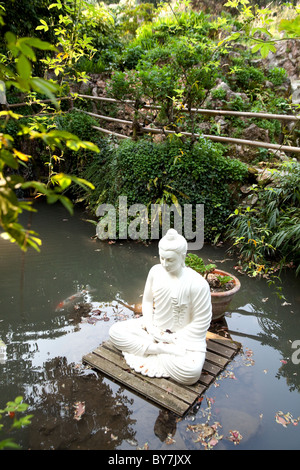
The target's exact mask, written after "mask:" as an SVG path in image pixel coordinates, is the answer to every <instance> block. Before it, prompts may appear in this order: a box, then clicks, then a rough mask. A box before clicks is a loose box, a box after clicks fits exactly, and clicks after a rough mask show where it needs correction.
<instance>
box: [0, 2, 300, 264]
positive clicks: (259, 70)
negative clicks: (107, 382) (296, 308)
mask: <svg viewBox="0 0 300 470" xmlns="http://www.w3.org/2000/svg"><path fill="white" fill-rule="evenodd" d="M12 3H13V4H14V5H15V6H18V5H19V0H14V1H13V2H12ZM154 4H155V2H149V3H143V2H142V3H138V4H137V3H136V2H135V1H134V0H126V1H122V2H119V3H117V4H114V5H109V6H108V5H107V4H104V3H103V4H102V3H101V4H98V3H97V2H88V3H87V2H85V1H84V0H78V1H76V2H72V1H70V0H57V1H54V2H52V1H50V0H43V1H41V2H36V1H34V2H30V5H27V4H26V9H25V13H26V14H25V15H24V14H23V13H24V12H22V13H21V10H22V9H20V8H19V9H17V10H18V11H16V12H15V14H14V8H12V9H10V10H9V11H7V12H6V14H5V15H4V16H3V18H4V24H3V25H2V27H3V30H2V31H3V33H7V34H3V39H4V41H3V40H2V42H1V44H0V46H1V52H2V54H1V65H0V71H1V77H2V79H4V81H6V83H7V85H8V86H7V98H8V101H9V103H13V102H15V101H19V100H24V99H25V100H28V101H32V100H34V99H37V98H39V99H43V98H45V97H50V98H54V95H58V96H63V95H67V94H68V93H69V92H70V91H73V92H77V91H78V90H80V89H81V84H82V83H89V82H88V80H89V77H88V74H101V80H105V82H106V90H105V92H106V93H107V94H108V96H111V97H114V98H117V99H119V100H124V99H130V100H133V103H134V105H133V106H132V108H131V111H128V109H129V108H130V106H128V108H127V112H129V115H130V117H129V119H133V120H134V123H135V124H134V126H133V127H132V129H131V132H132V134H131V136H132V137H133V139H134V141H121V142H118V143H117V144H116V142H115V141H113V140H111V139H110V138H109V139H107V138H103V137H102V136H101V135H100V134H99V133H97V131H95V130H94V129H93V126H94V125H95V124H96V122H95V120H94V119H93V118H91V117H90V116H87V115H86V114H83V113H79V112H77V111H76V110H72V111H68V102H67V101H64V102H62V103H61V110H62V111H60V110H59V108H58V107H57V108H56V109H55V108H54V107H53V106H52V107H51V106H50V105H49V106H48V107H47V105H44V111H45V112H47V111H50V112H52V113H53V116H52V117H50V116H49V117H46V116H44V117H40V116H33V114H36V113H38V112H39V111H40V110H41V106H42V105H30V106H28V107H26V108H25V107H24V108H19V109H17V111H18V112H19V113H20V114H24V115H25V116H26V117H24V118H21V117H20V116H19V117H18V118H16V117H13V116H12V115H8V114H7V115H5V116H6V119H5V122H3V126H2V130H3V133H5V135H6V136H10V137H8V138H7V139H8V140H7V142H11V143H10V147H9V146H8V144H7V146H6V148H4V150H3V152H2V154H3V158H4V162H5V163H4V164H3V168H7V166H9V165H8V164H10V165H13V167H12V168H13V171H15V172H17V173H18V178H20V177H21V178H22V180H20V179H18V178H17V179H16V178H15V177H14V178H13V179H11V180H10V181H11V183H10V184H12V186H14V187H15V188H16V186H17V185H18V190H19V189H21V190H22V191H28V190H30V191H31V193H32V191H33V190H34V191H35V192H36V191H38V190H40V191H41V192H42V190H43V191H44V194H46V195H48V196H47V197H48V199H49V201H51V202H54V201H55V200H56V199H57V198H58V199H59V197H60V196H61V197H62V201H64V203H65V204H66V205H67V206H68V207H69V208H70V205H69V202H67V198H66V199H64V197H65V195H64V194H65V191H66V190H68V195H69V197H73V198H77V200H81V201H85V202H86V204H87V206H88V207H89V209H93V210H94V209H95V208H96V207H97V205H99V204H101V203H103V202H110V203H112V204H115V205H116V204H117V201H118V197H119V196H120V195H126V196H127V198H128V204H133V203H136V202H138V203H142V204H145V205H149V204H151V203H159V204H163V203H167V204H174V203H176V204H180V205H183V204H185V203H189V204H193V205H195V204H200V203H203V204H204V205H205V237H206V240H209V241H214V240H216V239H218V237H220V235H221V234H223V235H224V231H225V229H226V228H228V229H229V230H230V231H229V233H230V235H231V237H232V238H233V240H234V241H235V242H236V243H235V246H236V248H238V249H239V252H240V255H241V256H242V258H243V260H244V261H245V263H246V264H247V263H248V264H247V269H248V271H251V272H252V273H256V272H260V271H263V269H264V268H263V266H268V263H269V261H270V262H271V261H274V260H275V261H276V262H277V261H278V260H281V261H282V262H289V261H293V262H294V263H295V261H296V260H297V259H298V258H297V256H298V255H297V252H298V249H299V243H298V238H297V237H298V231H297V227H298V225H299V224H298V222H299V214H298V209H297V203H296V200H295V201H294V202H293V204H294V206H293V208H291V207H288V206H287V203H286V200H287V199H286V198H284V202H283V200H282V197H283V196H282V194H283V192H284V191H285V194H288V188H289V190H290V188H291V182H290V180H289V175H293V176H291V178H292V179H293V178H294V180H295V181H297V178H298V176H296V175H298V173H297V171H296V169H295V168H296V167H289V170H288V176H285V177H284V178H282V179H280V183H278V188H281V190H282V192H281V193H280V194H281V195H279V193H277V192H276V191H268V190H266V189H265V187H264V186H259V187H257V188H256V193H257V194H258V196H259V197H258V201H259V202H258V203H257V205H256V206H255V207H253V206H249V207H248V206H247V205H246V206H241V208H237V207H238V204H239V196H240V193H239V191H238V188H239V186H240V185H242V184H243V183H246V184H250V183H251V181H247V178H248V177H249V175H248V172H247V165H246V164H245V163H242V162H241V161H240V155H239V154H238V153H237V152H236V149H235V148H234V147H232V146H229V145H228V146H222V145H221V144H213V143H212V142H211V141H206V140H205V139H203V138H200V139H199V138H198V137H195V134H200V135H201V134H202V133H206V132H205V131H206V129H208V128H209V132H208V133H209V134H215V135H228V134H229V135H231V136H232V137H243V133H244V132H245V131H246V130H247V126H250V125H254V126H255V129H258V131H259V132H261V133H262V134H261V135H262V136H263V137H262V138H263V139H264V138H265V136H266V138H267V139H269V140H270V141H271V142H275V143H276V142H281V143H284V144H285V143H289V144H292V145H295V142H296V139H297V138H298V136H299V131H297V129H294V131H293V134H292V133H291V129H290V128H288V127H287V126H284V125H282V123H281V122H280V121H276V120H273V121H271V120H266V119H257V118H256V119H254V118H253V119H249V120H248V121H246V120H245V119H242V118H241V117H235V116H234V117H233V116H226V117H224V119H223V120H221V121H220V120H218V119H215V118H214V117H210V116H207V115H206V116H205V115H201V114H195V113H193V112H192V111H191V110H192V109H193V108H195V107H207V108H212V109H214V108H218V107H220V108H223V109H228V110H234V111H252V112H262V111H266V112H271V113H278V114H280V113H281V114H286V113H291V112H293V107H292V106H291V101H290V96H289V94H288V92H289V88H288V84H289V81H288V77H287V73H286V71H285V69H283V68H281V67H279V66H278V67H273V68H269V69H268V68H267V67H264V66H263V63H261V62H259V59H260V58H261V57H266V56H267V54H268V52H269V51H274V50H275V49H274V48H275V44H276V40H277V38H278V36H276V31H277V32H280V34H282V32H287V33H288V34H289V35H290V36H295V34H296V33H297V28H298V22H297V21H298V20H297V17H296V19H295V18H292V19H284V21H281V22H280V21H278V22H277V23H278V24H277V23H276V15H273V13H272V12H271V10H268V7H266V8H264V7H262V6H261V5H260V6H259V7H257V6H256V7H254V6H253V5H251V6H247V3H246V2H244V1H240V0H232V1H231V0H230V1H228V2H227V3H226V5H224V8H223V9H222V11H221V12H220V14H219V15H212V14H211V12H206V13H204V12H202V11H193V9H192V8H191V5H190V3H189V2H188V1H185V2H181V3H178V4H175V3H171V2H162V3H161V4H160V5H159V6H157V5H156V4H155V6H154ZM0 5H1V4H0ZM278 11H279V10H278ZM275 23H276V24H275ZM276 28H277V30H276ZM33 30H34V31H35V34H34V35H35V36H36V37H37V38H39V39H38V40H36V39H33V38H32V39H31V38H30V36H32V31H33ZM22 35H23V36H25V38H21V39H20V36H22ZM45 39H46V40H47V41H48V42H46V43H44V42H43V41H44V40H45ZM237 40H238V41H239V42H238V43H236V41H237ZM52 44H53V45H52ZM249 45H250V46H251V48H250V47H249ZM54 46H55V47H54ZM6 48H7V49H8V53H6V52H5V51H6ZM34 73H36V74H38V75H39V76H38V77H34V76H33V75H34ZM42 74H45V77H48V78H49V77H51V79H50V80H44V77H43V79H42V78H41V75H42ZM228 90H229V91H230V93H229V92H228ZM20 92H23V93H24V94H25V98H24V95H23V96H21V95H20ZM145 103H147V104H150V105H154V106H156V110H155V111H149V112H148V111H147V112H145V108H144V104H145ZM75 106H76V108H82V109H84V110H89V111H91V110H93V111H95V107H96V108H97V109H98V110H99V111H101V113H103V114H105V113H106V114H110V115H111V116H114V117H118V116H119V114H120V113H121V108H120V107H118V106H116V105H106V104H99V103H97V102H96V103H93V107H92V103H91V102H83V101H82V100H76V101H75ZM183 110H184V111H183ZM30 114H32V116H30ZM125 119H126V118H125ZM127 119H128V117H127ZM144 125H150V126H151V125H153V127H158V128H160V129H161V130H162V131H163V130H165V129H166V130H172V131H175V132H176V134H177V135H176V136H173V138H172V139H171V138H170V137H168V138H166V136H165V137H164V138H163V139H159V140H158V141H157V140H156V139H152V137H151V136H150V135H149V136H147V138H145V137H144V133H142V132H140V131H141V126H144ZM101 126H103V127H108V128H110V129H111V128H112V126H111V125H110V124H109V123H107V122H104V123H101ZM116 130H117V132H120V131H119V129H118V128H116ZM184 131H188V132H190V133H191V134H192V136H193V137H192V138H191V139H190V140H187V139H186V138H185V137H184V136H183V135H182V132H184ZM121 132H123V130H122V131H121ZM71 135H72V136H73V137H72V138H70V136H71ZM33 136H34V137H33ZM59 136H61V137H59ZM74 136H77V139H75V137H74ZM27 137H29V139H28V138H27ZM55 138H57V139H58V141H57V142H56V143H55ZM33 140H34V145H33ZM160 140H163V141H162V142H160ZM62 141H64V142H66V143H67V145H65V146H62V145H61V144H62ZM49 143H50V145H49ZM56 144H57V145H56ZM93 144H96V145H97V146H98V148H99V153H98V154H95V153H94V150H95V149H96V147H95V146H93ZM13 146H14V147H13ZM14 148H18V149H19V150H20V151H21V153H19V154H17V153H15V154H13V152H15V150H13V149H14ZM9 152H10V154H13V157H14V158H18V160H17V163H18V164H17V166H16V164H15V162H14V161H13V160H12V159H11V157H9V158H8V153H9ZM16 152H17V151H16ZM29 153H30V154H31V153H33V154H34V158H31V156H30V155H29V156H28V154H29ZM17 155H19V157H17ZM5 158H6V160H5ZM20 158H21V162H22V164H21V165H20ZM22 158H23V160H22ZM7 159H8V160H7ZM244 161H245V162H247V163H249V162H251V164H257V163H258V162H261V161H263V162H265V163H266V164H267V165H271V167H274V168H277V169H278V170H279V171H280V163H278V161H277V160H276V159H275V162H274V161H273V154H271V153H270V152H268V151H267V150H266V149H257V150H256V151H255V150H253V149H251V152H250V151H249V152H245V153H244ZM14 166H15V167H14ZM61 172H68V173H71V174H73V175H74V177H73V181H76V178H77V182H78V181H81V180H78V178H86V179H87V180H88V181H90V182H91V183H93V184H94V186H95V188H96V189H95V191H89V192H88V195H87V196H86V195H85V194H84V193H83V192H82V191H81V190H76V191H74V190H73V191H70V187H69V183H70V181H72V178H71V177H69V178H65V177H63V178H62V179H60V177H59V176H58V175H60V174H61ZM3 174H5V172H4V173H3ZM29 178H35V179H36V180H37V181H36V182H35V183H34V184H32V186H30V185H29V182H28V184H27V180H28V179H29ZM55 178H56V179H55ZM57 178H58V179H57ZM285 179H286V180H287V181H289V183H288V185H287V186H285V190H284V191H283V186H282V185H283V184H285V183H284V181H285ZM56 180H57V181H56ZM6 181H7V180H6ZM19 181H22V183H20V184H19ZM23 181H25V182H26V184H24V183H23ZM58 182H59V183H60V184H61V186H60V188H58V187H55V186H54V189H55V190H56V193H55V194H54V195H53V194H50V192H49V193H48V191H50V187H51V185H52V184H53V183H54V184H57V183H58ZM67 182H68V184H67ZM10 189H12V187H10ZM58 191H60V192H63V194H58ZM294 193H296V190H295V191H294ZM11 202H12V200H11ZM14 203H15V200H14ZM247 207H248V209H247ZM235 209H236V210H237V212H236V213H235V217H234V218H232V217H229V215H230V214H231V213H234V211H235ZM274 214H276V217H275V215H274ZM228 217H229V218H228ZM274 217H275V219H276V223H274V224H273V222H272V221H274V220H275V219H274ZM13 220H14V219H13ZM272 224H273V225H272ZM23 235H24V237H25V240H26V234H24V233H23ZM24 237H23V240H24ZM251 240H254V242H252V241H251ZM260 266H262V267H261V268H260ZM267 269H268V268H267Z"/></svg>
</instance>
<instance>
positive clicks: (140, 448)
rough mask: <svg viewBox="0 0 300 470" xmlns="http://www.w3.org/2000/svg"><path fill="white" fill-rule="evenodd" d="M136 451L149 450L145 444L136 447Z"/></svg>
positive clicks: (146, 443)
mask: <svg viewBox="0 0 300 470" xmlns="http://www.w3.org/2000/svg"><path fill="white" fill-rule="evenodd" d="M137 450H149V444H148V442H145V444H144V445H143V447H137Z"/></svg>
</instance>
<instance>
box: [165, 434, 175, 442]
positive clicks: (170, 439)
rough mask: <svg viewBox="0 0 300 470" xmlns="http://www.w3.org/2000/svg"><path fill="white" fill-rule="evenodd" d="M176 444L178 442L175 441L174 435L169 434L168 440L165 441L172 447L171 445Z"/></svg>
mask: <svg viewBox="0 0 300 470" xmlns="http://www.w3.org/2000/svg"><path fill="white" fill-rule="evenodd" d="M174 442H176V441H175V439H173V436H172V434H168V436H167V438H166V440H165V443H166V444H168V445H170V444H174Z"/></svg>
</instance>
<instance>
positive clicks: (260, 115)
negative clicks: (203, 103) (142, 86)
mask: <svg viewBox="0 0 300 470" xmlns="http://www.w3.org/2000/svg"><path fill="white" fill-rule="evenodd" d="M76 97H78V98H83V99H90V100H95V101H103V102H107V103H119V104H127V105H132V106H134V105H135V102H134V101H133V100H116V99H114V98H107V97H104V96H103V97H102V96H92V95H84V94H76V95H74V96H66V97H62V98H59V99H58V100H66V99H69V100H71V101H72V102H73V100H74V99H76ZM47 102H51V100H49V99H48V100H40V101H37V102H36V103H47ZM34 103H35V102H33V103H31V104H34ZM28 104H30V103H14V104H9V105H8V108H12V107H17V106H25V105H28ZM140 108H141V109H153V110H159V109H161V106H154V105H147V104H142V105H141V106H140ZM80 111H81V112H83V113H85V114H88V115H90V116H93V117H95V118H96V119H100V120H104V121H110V122H115V123H120V124H128V125H130V126H132V127H133V126H134V124H135V122H134V121H129V120H125V119H117V118H112V117H110V116H105V115H101V114H97V113H91V112H88V111H84V110H80ZM180 111H182V112H191V113H195V114H196V113H200V114H208V115H214V116H216V115H220V116H239V117H246V118H259V119H277V120H280V121H285V122H286V121H289V122H297V121H299V120H300V115H288V114H270V113H253V112H243V111H229V110H222V109H204V108H191V109H190V110H189V109H187V108H184V107H183V108H182V109H181V110H180ZM93 129H95V130H98V131H100V132H102V133H105V134H110V135H114V136H115V137H118V138H120V139H130V138H131V137H129V136H127V135H124V134H120V133H117V132H114V131H111V130H108V129H105V128H102V127H99V126H93ZM139 130H140V132H143V133H152V134H176V131H172V130H166V129H158V128H153V127H146V126H139ZM180 134H181V135H185V136H189V137H192V136H193V137H203V138H206V139H210V140H212V141H215V142H222V143H224V144H230V143H233V144H237V145H246V146H252V147H262V148H267V149H272V150H277V151H283V152H292V153H300V147H294V146H289V145H281V144H272V143H270V142H261V141H255V140H248V139H237V138H234V137H224V136H219V135H210V134H198V133H191V132H180Z"/></svg>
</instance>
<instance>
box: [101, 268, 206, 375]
mask: <svg viewBox="0 0 300 470" xmlns="http://www.w3.org/2000/svg"><path fill="white" fill-rule="evenodd" d="M150 292H151V294H149V293H150ZM150 302H151V308H150V309H149V305H150ZM211 315H212V311H211V295H210V289H209V285H208V283H207V281H206V280H205V279H204V278H203V277H202V276H201V275H200V274H198V273H196V272H195V271H194V270H192V269H191V268H188V267H184V268H183V270H182V275H181V276H180V278H179V279H175V280H174V278H172V276H171V275H170V274H169V273H168V272H167V271H166V270H165V269H164V268H163V267H162V266H161V265H156V266H153V268H152V269H151V270H150V272H149V275H148V279H147V282H146V286H145V292H144V298H143V316H142V317H140V318H134V319H130V320H126V321H123V322H117V323H115V324H114V325H113V326H112V327H111V328H110V332H109V334H110V339H111V341H112V342H113V344H114V345H115V347H116V348H118V349H120V350H121V351H122V353H123V355H124V358H125V360H126V362H127V364H128V365H129V366H130V367H131V368H132V369H134V370H135V371H136V372H139V373H141V374H143V375H147V376H150V377H171V378H173V379H174V380H175V381H177V382H179V383H183V384H192V383H195V382H196V381H197V380H198V379H199V377H200V375H201V371H202V367H203V363H204V360H205V353H206V333H207V330H208V328H209V325H210V322H211ZM153 331H155V332H156V333H155V334H154V335H153ZM169 338H170V339H169ZM157 341H158V342H160V341H162V342H163V343H164V342H167V343H168V342H170V344H172V346H173V350H174V351H173V353H168V352H167V353H165V352H164V353H159V354H148V353H147V349H148V347H149V346H151V345H153V344H156V343H157Z"/></svg>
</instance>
